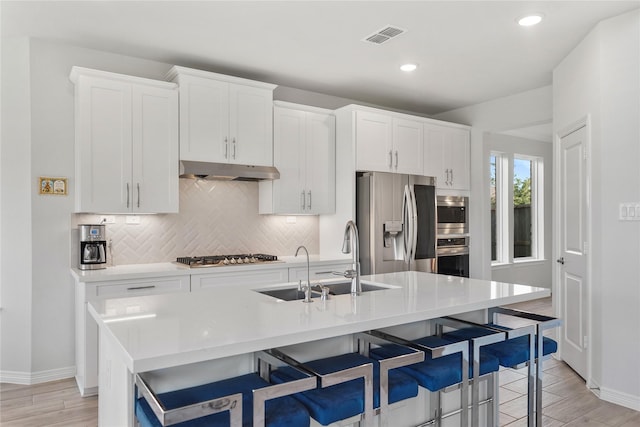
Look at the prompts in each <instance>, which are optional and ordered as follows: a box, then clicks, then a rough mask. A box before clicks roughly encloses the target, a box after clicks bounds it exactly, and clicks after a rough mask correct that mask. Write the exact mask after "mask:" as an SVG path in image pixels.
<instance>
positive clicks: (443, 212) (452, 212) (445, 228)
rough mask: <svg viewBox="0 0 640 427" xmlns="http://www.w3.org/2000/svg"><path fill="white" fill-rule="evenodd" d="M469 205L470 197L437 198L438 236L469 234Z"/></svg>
mask: <svg viewBox="0 0 640 427" xmlns="http://www.w3.org/2000/svg"><path fill="white" fill-rule="evenodd" d="M468 204H469V198H468V197H463V196H438V197H437V208H438V209H437V210H438V212H437V215H438V216H437V218H438V235H447V234H468V233H469V214H468V210H467V208H468Z"/></svg>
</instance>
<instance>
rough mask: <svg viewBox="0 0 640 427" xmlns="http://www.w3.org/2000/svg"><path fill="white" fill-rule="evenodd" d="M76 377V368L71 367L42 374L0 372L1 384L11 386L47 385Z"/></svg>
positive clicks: (42, 372) (41, 372)
mask: <svg viewBox="0 0 640 427" xmlns="http://www.w3.org/2000/svg"><path fill="white" fill-rule="evenodd" d="M75 375H76V367H75V366H69V367H67V368H59V369H51V370H49V371H40V372H16V371H0V382H2V383H11V384H22V385H32V384H40V383H46V382H49V381H57V380H63V379H66V378H72V377H74V376H75Z"/></svg>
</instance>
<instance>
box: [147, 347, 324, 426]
mask: <svg viewBox="0 0 640 427" xmlns="http://www.w3.org/2000/svg"><path fill="white" fill-rule="evenodd" d="M260 353H262V352H260ZM257 357H258V358H261V359H262V361H261V365H262V366H264V364H265V362H264V360H266V359H269V358H268V356H266V355H258V356H257ZM135 385H136V389H137V394H140V397H138V398H137V399H136V403H135V414H136V418H137V419H138V423H139V425H140V426H141V427H164V426H172V425H175V426H176V427H205V426H207V427H223V426H224V427H229V426H231V427H240V426H242V427H251V426H253V427H264V426H267V427H293V426H295V427H308V426H309V420H310V418H309V413H308V412H307V410H306V408H305V407H304V406H303V405H301V404H300V403H299V402H298V401H296V400H295V399H293V398H292V397H290V396H289V395H291V394H294V393H297V392H301V391H304V390H309V389H312V388H314V387H315V386H316V379H315V378H314V377H311V376H309V375H304V374H303V375H302V377H301V378H298V379H296V380H293V381H288V382H285V383H281V384H275V385H274V384H270V383H269V382H267V381H266V380H264V379H263V378H262V377H261V376H260V372H255V373H250V374H246V375H241V376H238V377H234V378H230V379H226V380H222V381H216V382H213V383H209V384H204V385H200V386H196V387H190V388H186V389H181V390H176V391H170V392H166V393H160V394H156V393H154V392H153V390H152V389H151V387H149V384H148V383H147V382H146V381H145V380H144V379H143V378H142V376H141V375H139V374H137V375H136V376H135Z"/></svg>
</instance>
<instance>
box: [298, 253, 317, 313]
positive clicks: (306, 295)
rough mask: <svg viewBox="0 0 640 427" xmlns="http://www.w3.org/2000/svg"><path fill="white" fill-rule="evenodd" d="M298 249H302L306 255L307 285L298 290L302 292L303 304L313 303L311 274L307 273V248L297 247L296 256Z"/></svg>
mask: <svg viewBox="0 0 640 427" xmlns="http://www.w3.org/2000/svg"><path fill="white" fill-rule="evenodd" d="M300 249H304V251H305V253H306V254H307V285H306V286H304V287H302V286H301V287H300V288H299V289H298V290H304V300H302V301H303V302H313V300H312V299H311V274H310V272H309V270H310V269H309V251H308V250H307V248H305V247H304V246H302V245H301V246H298V249H296V255H295V256H298V252H300Z"/></svg>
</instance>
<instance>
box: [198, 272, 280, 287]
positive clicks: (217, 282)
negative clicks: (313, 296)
mask: <svg viewBox="0 0 640 427" xmlns="http://www.w3.org/2000/svg"><path fill="white" fill-rule="evenodd" d="M287 276H288V273H287V268H286V267H283V268H276V269H266V270H254V271H243V272H229V273H211V274H194V275H192V276H191V290H192V291H203V290H206V289H212V288H220V287H224V286H234V287H235V286H256V285H273V284H275V283H286V282H287V278H288V277H287Z"/></svg>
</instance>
